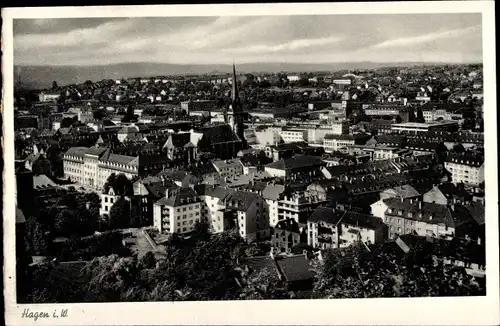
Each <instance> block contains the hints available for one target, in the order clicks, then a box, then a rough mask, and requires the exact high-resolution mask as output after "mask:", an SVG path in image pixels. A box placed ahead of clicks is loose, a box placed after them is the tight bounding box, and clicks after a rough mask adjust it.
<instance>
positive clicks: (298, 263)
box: [276, 255, 314, 282]
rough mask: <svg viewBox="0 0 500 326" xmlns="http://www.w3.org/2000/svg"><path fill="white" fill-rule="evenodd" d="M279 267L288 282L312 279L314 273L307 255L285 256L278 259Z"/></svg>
mask: <svg viewBox="0 0 500 326" xmlns="http://www.w3.org/2000/svg"><path fill="white" fill-rule="evenodd" d="M276 264H277V265H278V268H279V270H280V272H281V274H282V275H283V277H284V278H285V280H286V281H288V282H294V281H308V280H312V279H313V277H314V273H313V272H312V271H311V266H310V265H309V260H307V259H306V256H305V255H297V256H289V257H286V256H285V257H283V258H281V259H278V260H276Z"/></svg>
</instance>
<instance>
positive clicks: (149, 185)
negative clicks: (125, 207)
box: [132, 176, 179, 226]
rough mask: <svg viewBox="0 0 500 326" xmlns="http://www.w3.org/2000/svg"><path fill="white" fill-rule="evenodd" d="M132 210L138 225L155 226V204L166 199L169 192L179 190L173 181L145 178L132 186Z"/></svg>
mask: <svg viewBox="0 0 500 326" xmlns="http://www.w3.org/2000/svg"><path fill="white" fill-rule="evenodd" d="M132 188H133V197H132V209H133V215H134V217H135V221H136V223H137V225H140V226H148V225H153V207H154V203H155V202H157V201H158V200H159V199H161V198H163V197H165V194H166V192H167V191H170V192H171V193H172V191H174V190H177V189H178V188H179V186H178V185H176V184H175V183H174V182H173V181H170V180H167V179H164V178H159V177H152V176H150V177H145V178H142V179H139V180H137V181H135V182H134V183H133V184H132Z"/></svg>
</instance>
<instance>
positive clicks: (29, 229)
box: [25, 216, 49, 255]
mask: <svg viewBox="0 0 500 326" xmlns="http://www.w3.org/2000/svg"><path fill="white" fill-rule="evenodd" d="M25 243H26V247H27V248H28V251H29V252H31V253H32V254H33V255H45V254H46V253H47V250H48V244H49V237H48V236H47V228H46V227H44V226H43V225H42V224H41V223H40V222H38V221H37V220H36V218H35V217H33V216H32V217H30V218H28V221H27V226H26V237H25Z"/></svg>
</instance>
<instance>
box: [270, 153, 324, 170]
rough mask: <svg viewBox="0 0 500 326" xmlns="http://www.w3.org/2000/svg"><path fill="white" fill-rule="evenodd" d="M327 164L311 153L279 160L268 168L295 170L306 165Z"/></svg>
mask: <svg viewBox="0 0 500 326" xmlns="http://www.w3.org/2000/svg"><path fill="white" fill-rule="evenodd" d="M322 165H326V164H325V162H323V160H321V158H320V157H318V156H311V155H295V156H293V157H291V158H285V159H281V160H279V161H276V162H273V163H270V164H268V165H266V167H268V168H273V169H280V170H294V169H300V168H306V167H311V168H312V167H315V166H322Z"/></svg>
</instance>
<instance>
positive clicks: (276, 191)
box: [262, 185, 285, 200]
mask: <svg viewBox="0 0 500 326" xmlns="http://www.w3.org/2000/svg"><path fill="white" fill-rule="evenodd" d="M283 191H285V186H283V185H268V186H266V188H264V190H263V191H262V197H263V198H264V199H271V200H278V198H279V196H280V195H281V194H282V193H283Z"/></svg>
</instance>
